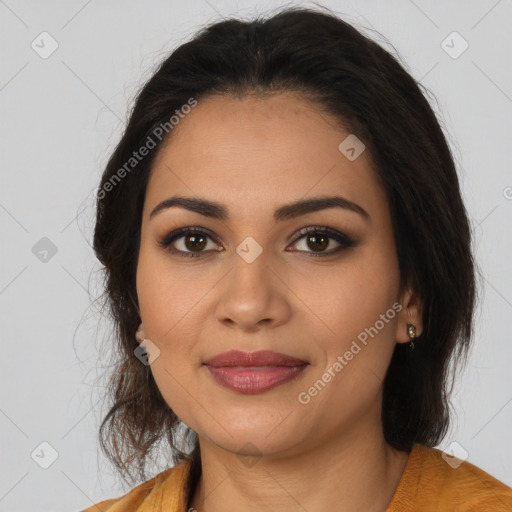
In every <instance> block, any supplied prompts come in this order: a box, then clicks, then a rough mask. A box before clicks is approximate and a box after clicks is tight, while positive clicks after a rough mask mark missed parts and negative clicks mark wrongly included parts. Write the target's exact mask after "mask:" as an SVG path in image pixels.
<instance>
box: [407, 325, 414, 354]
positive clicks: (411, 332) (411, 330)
mask: <svg viewBox="0 0 512 512" xmlns="http://www.w3.org/2000/svg"><path fill="white" fill-rule="evenodd" d="M407 334H408V335H409V339H410V340H411V344H410V347H411V350H414V341H413V340H414V338H416V326H415V325H413V324H407Z"/></svg>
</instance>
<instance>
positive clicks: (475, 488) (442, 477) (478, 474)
mask: <svg viewBox="0 0 512 512" xmlns="http://www.w3.org/2000/svg"><path fill="white" fill-rule="evenodd" d="M441 454H442V452H441V451H440V450H438V449H437V448H427V447H425V446H422V445H420V444H415V445H414V446H413V448H412V450H411V453H410V455H409V459H408V461H407V464H406V467H405V470H404V472H403V473H402V477H401V479H400V482H399V483H398V486H397V488H396V490H395V493H394V495H393V498H392V500H391V503H390V504H389V505H388V508H387V509H386V512H511V511H512V488H510V487H508V486H506V485H505V484H503V483H502V482H500V481H499V480H496V478H494V477H492V476H491V475H489V474H488V473H486V472H485V471H483V470H482V469H480V468H478V467H476V466H474V465H473V464H471V463H469V462H462V464H460V466H458V467H456V468H454V467H452V465H453V464H452V465H450V464H448V463H447V462H446V461H445V460H444V459H443V458H442V457H441ZM189 470H190V462H188V461H183V462H181V463H180V464H178V465H177V466H175V467H172V468H169V469H167V470H165V471H163V472H162V473H159V474H158V475H157V476H155V477H154V478H152V479H151V480H148V481H147V482H144V483H143V484H141V485H138V486H137V487H135V488H133V489H132V490H131V491H130V492H128V493H127V494H125V495H124V496H121V497H119V498H115V499H110V500H106V501H102V502H100V503H98V504H96V505H93V506H92V507H90V508H88V509H86V510H83V511H82V512H187V508H186V506H187V496H186V493H185V484H186V481H187V476H188V473H189Z"/></svg>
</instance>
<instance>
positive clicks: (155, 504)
mask: <svg viewBox="0 0 512 512" xmlns="http://www.w3.org/2000/svg"><path fill="white" fill-rule="evenodd" d="M189 469H190V462H189V461H187V460H184V461H182V462H180V463H179V464H177V465H176V466H174V467H172V468H169V469H166V470H165V471H162V472H161V473H159V474H158V475H156V476H155V477H153V478H151V479H150V480H147V481H146V482H143V483H142V484H140V485H138V486H137V487H134V488H133V489H132V490H131V491H129V492H128V493H126V494H125V495H123V496H120V497H118V498H112V499H108V500H104V501H101V502H99V503H96V504H95V505H92V506H91V507H89V508H87V509H84V510H82V511H81V512H133V511H134V510H137V511H139V510H140V512H142V511H146V510H147V511H152V512H153V511H154V512H157V511H160V510H163V509H162V508H161V507H162V505H163V504H164V505H165V508H166V509H168V507H169V509H170V510H174V509H175V507H176V509H178V508H177V507H182V506H183V499H184V492H185V484H186V479H187V476H188V472H189ZM164 496H165V499H164ZM164 502H165V503H164ZM136 507H137V508H136ZM141 507H142V508H141ZM171 507H172V508H171Z"/></svg>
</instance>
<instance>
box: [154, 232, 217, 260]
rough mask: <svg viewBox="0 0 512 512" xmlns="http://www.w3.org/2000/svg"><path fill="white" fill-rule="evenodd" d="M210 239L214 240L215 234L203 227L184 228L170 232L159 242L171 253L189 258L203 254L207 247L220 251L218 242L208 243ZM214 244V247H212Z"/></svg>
mask: <svg viewBox="0 0 512 512" xmlns="http://www.w3.org/2000/svg"><path fill="white" fill-rule="evenodd" d="M208 239H209V240H211V241H213V240H214V237H213V235H212V234H211V233H210V232H208V231H207V230H205V229H201V228H194V227H189V228H182V229H178V230H176V231H172V232H171V233H169V234H168V235H167V236H166V237H165V238H164V239H163V240H161V241H159V242H158V245H160V246H161V247H165V248H167V249H168V250H169V251H170V252H171V253H173V254H177V255H178V256H184V257H187V258H197V257H199V256H203V255H204V254H205V252H207V251H206V250H205V249H209V251H211V250H213V251H218V250H220V249H218V248H216V247H218V245H217V244H216V243H213V244H210V245H209V244H208ZM212 245H213V247H212Z"/></svg>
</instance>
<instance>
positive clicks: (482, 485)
mask: <svg viewBox="0 0 512 512" xmlns="http://www.w3.org/2000/svg"><path fill="white" fill-rule="evenodd" d="M405 510H415V511H418V512H420V511H428V512H434V511H439V512H441V511H442V512H444V511H448V510H449V511H451V512H473V511H475V512H476V511H478V512H482V511H484V510H485V511H488V512H491V511H492V512H510V511H512V488H510V487H508V486H507V485H505V484H504V483H503V482H500V481H499V480H497V479H496V478H494V477H493V476H491V475H490V474H489V473H486V472H485V471H483V470H482V469H480V468H479V467H477V466H475V465H473V464H471V463H470V462H467V461H461V460H459V459H456V458H454V457H449V456H447V455H446V454H444V453H443V452H442V451H441V450H438V449H437V448H428V447H426V446H422V445H419V444H415V445H414V447H413V449H412V451H411V454H410V456H409V460H408V462H407V465H406V468H405V470H404V473H403V475H402V478H401V480H400V482H399V484H398V487H397V489H396V491H395V495H394V496H393V500H392V501H391V503H390V506H389V507H388V512H401V511H405Z"/></svg>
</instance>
